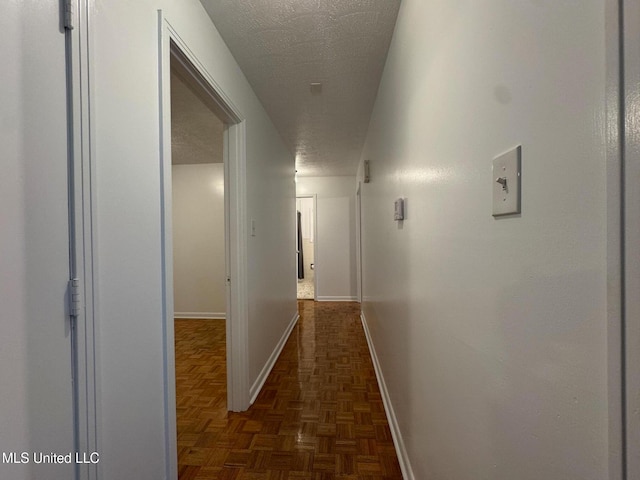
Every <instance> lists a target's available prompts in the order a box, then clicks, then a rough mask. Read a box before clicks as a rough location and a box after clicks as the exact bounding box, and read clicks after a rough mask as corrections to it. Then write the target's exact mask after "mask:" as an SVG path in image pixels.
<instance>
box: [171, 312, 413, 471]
mask: <svg viewBox="0 0 640 480" xmlns="http://www.w3.org/2000/svg"><path fill="white" fill-rule="evenodd" d="M359 307H360V306H359V305H358V304H356V303H330V302H327V303H324V302H323V303H317V302H313V301H308V300H304V301H299V302H298V308H299V311H300V320H299V322H298V324H297V325H296V327H295V328H294V330H293V332H292V333H291V336H290V337H289V340H288V342H287V344H286V345H285V347H284V349H283V351H282V353H281V355H280V357H279V358H278V361H277V362H276V364H275V366H274V368H273V370H272V371H271V374H270V375H269V378H268V379H267V381H266V383H265V385H264V387H263V389H262V391H261V393H260V395H259V396H258V398H257V399H256V401H255V402H254V404H253V405H252V406H251V408H250V409H249V410H248V411H246V412H242V413H233V412H227V409H226V396H227V392H226V363H225V358H226V353H225V324H224V320H176V322H175V339H176V395H177V399H176V404H177V418H178V421H177V426H178V470H179V479H180V480H401V479H402V474H401V472H400V466H399V464H398V459H397V457H396V453H395V449H394V447H393V440H392V438H391V431H390V430H389V425H388V423H387V419H386V416H385V413H384V406H383V403H382V397H381V395H380V390H379V388H378V384H377V381H376V376H375V372H374V369H373V364H372V362H371V357H370V354H369V349H368V346H367V342H366V339H365V336H364V332H363V329H362V325H361V323H360V317H359Z"/></svg>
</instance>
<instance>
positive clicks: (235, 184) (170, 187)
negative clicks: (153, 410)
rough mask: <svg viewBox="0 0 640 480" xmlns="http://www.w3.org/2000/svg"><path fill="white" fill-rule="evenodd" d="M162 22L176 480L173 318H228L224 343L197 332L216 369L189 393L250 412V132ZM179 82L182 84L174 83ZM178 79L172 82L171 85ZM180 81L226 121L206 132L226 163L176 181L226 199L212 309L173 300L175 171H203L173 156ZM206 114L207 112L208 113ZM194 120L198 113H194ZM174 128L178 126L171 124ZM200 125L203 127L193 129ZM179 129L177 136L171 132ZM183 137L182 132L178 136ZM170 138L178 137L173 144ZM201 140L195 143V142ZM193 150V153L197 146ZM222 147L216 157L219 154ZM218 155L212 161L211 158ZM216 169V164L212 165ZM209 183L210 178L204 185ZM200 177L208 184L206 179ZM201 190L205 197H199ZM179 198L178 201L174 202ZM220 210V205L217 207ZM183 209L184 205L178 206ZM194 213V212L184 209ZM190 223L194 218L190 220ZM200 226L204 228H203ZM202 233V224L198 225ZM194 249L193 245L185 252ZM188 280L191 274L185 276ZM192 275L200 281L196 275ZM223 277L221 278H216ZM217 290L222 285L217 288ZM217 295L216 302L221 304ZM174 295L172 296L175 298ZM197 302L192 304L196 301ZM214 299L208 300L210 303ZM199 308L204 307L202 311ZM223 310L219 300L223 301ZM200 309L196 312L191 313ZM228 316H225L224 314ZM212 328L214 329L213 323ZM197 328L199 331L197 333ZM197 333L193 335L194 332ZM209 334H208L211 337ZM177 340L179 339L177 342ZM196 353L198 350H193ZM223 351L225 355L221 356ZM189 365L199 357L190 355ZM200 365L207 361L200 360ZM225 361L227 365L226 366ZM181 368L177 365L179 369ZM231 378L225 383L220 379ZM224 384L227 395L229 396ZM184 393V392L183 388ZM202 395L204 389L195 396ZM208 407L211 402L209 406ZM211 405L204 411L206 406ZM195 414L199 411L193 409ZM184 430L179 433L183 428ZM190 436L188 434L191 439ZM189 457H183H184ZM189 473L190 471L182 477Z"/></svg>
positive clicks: (168, 423)
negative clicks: (218, 143)
mask: <svg viewBox="0 0 640 480" xmlns="http://www.w3.org/2000/svg"><path fill="white" fill-rule="evenodd" d="M159 20H160V26H161V29H160V45H161V49H160V111H159V113H160V152H161V156H160V175H161V178H160V180H161V185H162V189H161V197H160V208H161V215H162V224H161V227H162V228H161V235H162V272H161V274H162V291H163V299H164V302H163V333H164V342H163V343H164V379H165V431H166V443H165V445H166V450H167V456H166V458H167V463H166V477H167V478H178V463H179V457H180V456H181V455H182V457H184V455H185V454H187V455H188V454H189V452H190V450H191V449H185V448H181V449H180V451H179V449H178V443H179V442H180V441H181V440H180V441H179V440H178V436H179V433H178V430H179V428H178V427H177V426H178V424H179V423H181V422H182V420H181V419H178V414H179V413H180V409H181V408H183V407H184V403H183V402H184V401H185V400H184V399H182V398H179V395H180V393H179V395H176V390H177V389H176V383H179V382H182V379H179V381H178V382H176V370H177V369H176V359H177V361H178V362H180V361H181V358H179V357H180V355H181V354H180V353H179V352H178V351H177V350H176V345H177V341H178V342H180V341H182V338H181V337H179V338H176V334H177V333H178V332H177V331H176V329H175V327H174V325H175V323H176V322H177V320H175V314H176V313H177V314H178V317H179V318H185V317H187V318H188V317H196V316H197V317H205V318H204V320H205V322H213V321H214V320H216V319H217V320H223V319H222V318H216V317H224V320H223V322H224V339H223V340H221V337H222V335H219V334H218V335H217V337H216V336H215V335H213V336H211V335H210V336H209V337H207V338H205V334H203V333H202V331H199V332H196V333H195V335H196V337H198V338H199V339H200V340H199V341H200V342H201V344H202V343H204V344H207V345H210V344H212V343H214V342H215V343H217V344H218V346H219V347H218V349H217V353H216V352H215V351H214V352H210V356H209V358H208V360H207V361H206V363H208V364H214V365H215V366H216V369H215V372H214V376H215V377H216V378H215V380H214V381H212V378H211V372H209V374H208V375H204V376H202V378H201V379H200V382H199V383H198V384H197V385H195V386H194V387H193V388H190V389H188V390H189V392H190V393H191V394H196V393H198V394H199V393H202V394H204V395H208V394H211V393H215V394H216V395H217V398H218V400H217V401H216V402H217V405H216V406H215V408H217V410H216V412H218V413H217V414H219V415H221V416H224V417H226V416H227V415H228V411H242V410H246V409H247V407H248V406H249V404H250V394H249V384H248V377H247V373H248V372H247V365H248V362H247V359H248V349H247V332H248V328H247V327H248V326H247V323H248V316H247V313H248V303H247V274H246V270H247V265H246V249H247V241H246V229H245V228H244V226H245V223H246V156H245V143H246V128H245V123H244V120H243V117H242V115H241V114H240V112H239V110H238V109H237V108H236V107H235V106H234V105H233V104H232V102H231V101H230V100H229V98H228V97H227V96H226V95H225V93H224V91H223V90H221V89H220V87H219V86H218V85H217V84H216V83H215V80H214V77H212V76H211V75H210V74H209V73H208V72H207V71H206V70H205V69H204V68H203V67H202V65H201V64H200V62H199V61H198V59H197V57H195V56H194V55H193V53H192V52H191V50H190V49H189V48H188V46H187V45H186V44H185V43H184V42H183V41H182V39H181V38H180V37H179V36H178V35H177V34H176V32H175V29H174V28H173V27H172V26H171V24H170V23H169V22H168V21H167V20H166V19H165V18H164V16H163V14H162V12H159ZM176 77H178V78H179V80H176ZM172 80H173V81H172ZM179 82H182V84H183V85H181V86H180V87H181V88H186V90H187V91H188V92H189V95H191V96H192V97H193V96H195V97H196V98H197V99H198V100H199V101H200V102H202V104H203V105H204V107H203V105H200V107H199V108H200V109H201V113H202V115H205V114H206V115H209V116H211V115H212V114H213V115H214V117H217V119H215V118H214V120H212V121H213V122H218V124H219V123H220V122H221V123H222V129H221V130H220V125H218V127H211V126H208V127H205V130H206V131H207V135H205V136H211V135H214V136H216V132H217V134H218V135H217V137H218V141H221V144H222V154H221V158H222V163H220V162H215V161H211V160H208V161H206V162H200V163H198V164H199V165H201V167H198V168H199V169H200V170H208V173H207V175H209V176H205V174H204V173H202V172H196V173H195V174H194V172H193V171H191V172H186V173H185V172H182V171H181V172H180V173H176V174H175V175H176V181H180V182H185V183H186V182H187V181H188V178H191V179H192V180H193V177H202V178H198V180H199V181H200V183H201V185H200V186H199V187H192V188H186V195H192V194H193V193H194V192H193V191H192V190H196V189H199V190H203V191H206V192H207V195H209V197H211V196H212V195H214V196H215V195H218V196H222V197H223V198H224V202H223V207H222V211H223V215H222V216H223V218H224V221H223V223H222V224H220V223H216V224H215V227H214V228H215V229H216V230H217V233H218V235H219V234H220V233H221V232H222V235H223V238H224V240H223V245H224V254H223V261H222V264H223V267H220V263H218V267H214V268H217V269H218V271H217V272H216V275H218V274H222V284H223V291H224V293H223V298H224V306H223V307H219V306H218V307H216V306H215V305H213V304H197V303H195V302H193V301H192V303H191V305H197V306H196V307H195V308H193V307H191V306H185V304H181V303H175V302H174V300H177V301H178V302H181V301H182V300H180V299H178V290H179V289H181V288H182V286H180V285H176V288H175V289H174V281H176V280H177V281H180V275H178V277H177V278H174V248H173V243H174V241H176V239H175V238H174V225H173V224H174V208H173V203H174V198H173V197H174V196H175V195H176V192H174V178H173V177H174V170H176V171H178V170H181V169H182V170H189V168H186V167H190V169H191V170H198V168H195V167H193V165H192V164H194V162H193V161H192V160H187V161H185V162H181V161H180V160H179V159H178V160H175V161H174V160H172V157H173V156H174V155H177V153H174V148H172V144H176V145H177V144H179V143H181V142H182V141H183V139H180V138H177V136H176V135H172V133H176V132H179V131H181V130H183V129H180V128H179V127H178V123H179V120H178V119H177V118H176V116H175V115H174V116H173V118H172V110H175V112H174V113H177V111H178V110H179V107H177V106H176V105H175V104H174V105H172V103H173V102H172V93H175V90H174V92H172V88H171V87H172V84H173V86H174V87H175V86H177V85H178V83H179ZM205 112H206V113H205ZM188 116H189V117H192V116H193V114H189V115H188ZM172 123H174V124H175V125H172ZM194 128H200V127H194ZM174 130H175V132H174ZM220 131H222V138H221V139H220V135H219V134H220ZM178 136H179V135H178ZM172 137H174V138H173V139H172ZM196 143H197V142H196ZM191 148H194V147H193V145H192V146H191ZM219 152H220V150H219V147H218V155H219ZM214 158H215V157H214ZM183 163H184V164H185V165H184V166H185V168H181V167H177V166H176V165H175V164H178V165H181V164H183ZM212 164H213V165H212ZM220 172H222V178H220ZM207 179H208V180H207ZM202 180H205V181H204V182H203V181H202ZM201 193H203V192H201ZM176 201H178V202H180V200H179V199H178V198H177V197H176ZM218 207H219V205H218ZM178 208H180V207H178ZM215 208H216V207H214V206H211V205H210V206H209V207H208V208H207V209H205V210H206V213H202V212H201V213H200V214H198V215H194V214H193V213H194V212H192V211H189V212H188V213H189V214H190V215H191V216H195V217H196V222H195V223H196V224H197V219H198V218H199V217H202V216H205V215H211V214H212V210H213V209H215ZM187 210H189V208H187ZM192 220H193V219H192ZM200 227H201V226H200ZM198 228H199V227H198ZM202 241H203V242H204V243H210V242H212V241H213V240H211V239H204V240H202ZM187 248H191V247H187ZM188 276H189V275H187V277H188ZM193 276H194V277H195V276H197V275H196V274H193ZM217 278H218V279H219V278H220V277H219V276H217ZM195 280H196V281H195V282H194V283H193V284H192V285H191V289H198V288H201V287H202V285H206V284H207V281H205V280H203V279H197V278H196V279H195ZM218 285H219V284H218ZM206 288H208V294H209V295H214V294H213V292H212V289H211V288H210V287H206ZM191 289H189V288H187V289H186V290H187V291H186V292H183V293H184V295H186V296H185V297H183V298H187V299H189V295H192V294H193V293H194V292H192V291H190V290H191ZM219 293H220V292H218V301H219ZM174 297H175V298H174ZM191 300H193V299H191ZM210 300H211V299H210ZM198 305H199V306H198ZM218 305H221V303H218ZM194 310H195V311H194ZM223 314H224V315H223ZM209 326H211V325H209ZM194 330H197V329H194ZM192 333H193V332H192ZM207 335H208V334H207ZM176 340H177V341H176ZM196 348H198V346H197V345H196ZM222 351H224V354H222V353H221V352H222ZM192 360H194V361H195V360H197V359H196V358H193V359H192ZM200 361H202V359H200ZM225 363H226V365H225ZM178 370H180V366H179V365H178ZM224 378H226V381H225V380H223V379H224ZM225 387H226V396H225V392H224V390H225ZM178 388H180V387H178ZM204 389H212V390H214V391H215V392H211V391H207V392H204V391H202V390H204ZM196 390H200V392H196ZM202 398H203V397H200V398H199V399H198V400H196V401H195V403H199V410H200V411H202V410H204V408H203V405H202V403H203V401H206V402H209V401H208V400H202ZM209 403H210V402H209ZM209 403H208V404H207V406H208V405H209ZM196 411H198V410H196ZM181 432H182V431H181ZM187 436H188V435H187ZM185 452H186V453H185ZM182 457H181V460H187V461H186V462H184V461H183V462H181V463H182V464H183V465H186V464H187V463H188V462H189V458H188V457H187V458H182ZM183 473H184V474H185V475H187V476H188V472H183Z"/></svg>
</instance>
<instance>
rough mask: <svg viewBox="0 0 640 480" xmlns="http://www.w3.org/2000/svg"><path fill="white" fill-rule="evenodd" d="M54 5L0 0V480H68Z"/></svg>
mask: <svg viewBox="0 0 640 480" xmlns="http://www.w3.org/2000/svg"><path fill="white" fill-rule="evenodd" d="M58 13H59V5H58V4H57V2H36V1H33V0H26V1H21V2H2V3H0V31H2V42H0V58H1V59H2V68H0V85H1V86H2V87H1V88H0V172H1V173H0V325H1V328H2V334H1V335H0V452H4V453H6V454H9V453H10V452H18V455H20V453H21V452H28V454H29V458H30V460H31V462H30V463H29V464H15V465H13V464H9V463H4V462H0V478H3V479H4V478H7V479H9V478H10V479H14V480H27V479H35V478H38V479H41V478H71V477H72V475H73V467H72V466H71V465H67V464H56V465H51V464H48V465H47V464H40V465H36V464H34V463H33V456H32V453H33V452H46V453H50V452H51V451H54V452H60V453H63V452H67V453H68V452H70V451H71V450H72V449H73V446H74V443H73V396H72V378H71V332H70V320H69V316H68V310H67V306H66V300H67V296H66V289H67V282H68V280H69V230H68V228H69V225H68V219H69V217H68V194H67V187H68V186H67V179H68V158H67V131H66V107H67V102H66V90H65V88H66V86H65V37H64V33H63V32H61V31H60V23H59V16H58Z"/></svg>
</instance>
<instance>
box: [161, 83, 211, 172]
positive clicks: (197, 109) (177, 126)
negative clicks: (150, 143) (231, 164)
mask: <svg viewBox="0 0 640 480" xmlns="http://www.w3.org/2000/svg"><path fill="white" fill-rule="evenodd" d="M223 132H224V124H223V123H222V121H221V120H220V119H218V117H217V116H216V115H215V114H214V113H213V112H212V111H211V110H210V109H209V107H207V106H206V105H205V104H204V102H203V101H202V100H200V98H198V96H197V95H196V94H195V93H193V91H192V90H191V89H190V88H189V87H188V86H187V85H186V84H185V83H184V82H183V81H182V78H180V76H179V75H177V74H176V73H175V72H173V71H172V72H171V163H172V164H174V165H188V164H194V163H221V162H222V146H223V140H222V139H223Z"/></svg>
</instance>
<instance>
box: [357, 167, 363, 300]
mask: <svg viewBox="0 0 640 480" xmlns="http://www.w3.org/2000/svg"><path fill="white" fill-rule="evenodd" d="M356 283H357V289H358V290H357V294H358V302H360V303H362V297H363V293H362V292H363V286H362V182H361V181H359V180H358V186H357V188H356Z"/></svg>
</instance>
